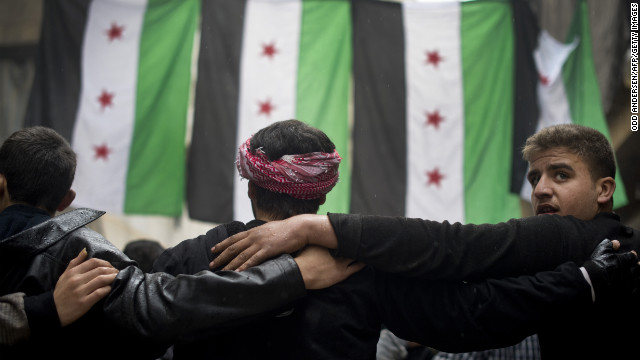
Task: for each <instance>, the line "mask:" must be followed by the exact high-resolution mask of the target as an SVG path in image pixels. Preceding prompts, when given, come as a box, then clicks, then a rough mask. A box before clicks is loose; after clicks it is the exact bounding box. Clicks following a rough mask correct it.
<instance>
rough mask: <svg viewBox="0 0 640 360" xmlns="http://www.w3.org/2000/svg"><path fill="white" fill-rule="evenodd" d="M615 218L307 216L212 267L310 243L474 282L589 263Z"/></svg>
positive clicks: (255, 232)
mask: <svg viewBox="0 0 640 360" xmlns="http://www.w3.org/2000/svg"><path fill="white" fill-rule="evenodd" d="M620 226H621V225H620V221H619V219H618V218H617V217H615V215H612V214H602V215H599V216H596V218H594V219H593V220H591V221H582V220H578V219H576V218H574V217H572V216H556V215H543V216H535V217H529V218H522V219H512V220H509V221H507V222H504V223H499V224H482V225H474V224H464V225H463V224H460V223H454V224H451V223H448V222H446V221H445V222H436V221H429V220H422V219H412V218H405V217H389V216H371V215H369V216H365V215H349V214H329V215H328V216H324V215H299V216H294V217H292V218H289V219H286V220H283V221H272V222H270V223H269V224H266V225H264V226H261V227H259V228H254V229H251V230H249V231H246V232H242V233H238V234H236V235H234V236H232V237H230V238H228V239H226V240H224V241H223V242H221V243H219V244H218V245H216V246H215V247H213V248H212V251H213V252H214V253H217V254H219V255H218V256H217V258H216V259H215V260H214V261H213V262H212V263H211V264H210V266H211V267H212V268H214V269H215V268H221V267H223V266H224V269H227V270H233V269H238V270H244V269H246V268H248V267H251V266H255V265H257V264H259V263H261V262H262V261H264V260H265V259H268V258H270V257H273V256H275V255H277V254H281V253H292V252H294V251H296V250H298V249H301V248H302V247H304V246H305V245H307V244H314V245H319V246H324V247H327V248H330V249H337V252H336V255H338V256H343V257H347V258H352V259H354V260H357V261H361V262H364V263H366V264H368V265H371V266H373V267H375V268H377V269H380V270H383V271H388V272H394V273H403V274H405V275H410V276H419V277H423V278H425V279H431V280H473V279H482V278H487V277H503V276H517V275H524V274H534V273H536V272H539V271H545V270H552V269H554V268H555V267H556V266H558V265H560V264H562V263H564V262H566V261H574V262H576V263H578V264H582V262H584V261H585V260H586V259H587V258H588V257H589V255H590V253H591V251H592V250H593V248H594V247H595V246H596V245H597V244H598V242H599V241H600V240H602V239H603V238H613V237H615V235H616V234H617V232H618V230H619V228H620Z"/></svg>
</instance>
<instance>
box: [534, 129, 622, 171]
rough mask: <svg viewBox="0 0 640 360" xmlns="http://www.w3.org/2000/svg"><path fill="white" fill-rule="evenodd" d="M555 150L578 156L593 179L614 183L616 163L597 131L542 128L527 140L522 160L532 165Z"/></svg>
mask: <svg viewBox="0 0 640 360" xmlns="http://www.w3.org/2000/svg"><path fill="white" fill-rule="evenodd" d="M554 148H565V149H567V150H569V151H570V152H572V153H574V154H576V155H578V156H579V157H580V158H581V159H582V160H583V161H584V162H585V163H586V164H587V166H588V167H589V170H590V171H591V176H592V179H593V180H594V181H595V180H597V179H600V178H603V177H608V176H609V177H611V178H613V179H615V174H616V161H615V158H614V155H613V149H612V148H611V144H610V143H609V140H607V138H606V137H605V136H604V135H603V134H602V133H601V132H599V131H598V130H596V129H593V128H590V127H588V126H583V125H577V124H561V125H554V126H549V127H546V128H543V129H542V130H540V131H539V132H537V133H536V134H534V135H532V136H530V137H529V138H528V139H527V142H526V143H525V145H524V147H523V149H522V156H523V158H524V159H525V160H526V161H531V159H532V158H533V156H534V155H535V154H538V153H540V152H542V151H546V150H549V149H554Z"/></svg>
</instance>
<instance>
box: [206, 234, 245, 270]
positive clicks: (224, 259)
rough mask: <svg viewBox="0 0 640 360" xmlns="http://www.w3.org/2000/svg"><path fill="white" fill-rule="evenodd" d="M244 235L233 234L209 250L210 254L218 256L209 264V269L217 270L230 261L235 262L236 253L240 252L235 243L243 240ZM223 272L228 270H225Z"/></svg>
mask: <svg viewBox="0 0 640 360" xmlns="http://www.w3.org/2000/svg"><path fill="white" fill-rule="evenodd" d="M245 235H246V234H245V233H244V232H241V233H238V234H235V235H233V236H231V237H229V238H227V239H225V240H223V241H221V242H220V243H219V244H217V245H215V246H214V247H212V248H211V253H213V254H218V256H217V257H216V258H215V259H213V261H211V263H209V268H210V269H218V268H221V267H222V266H224V265H227V264H228V263H229V262H230V261H231V260H234V262H236V261H235V259H234V258H235V257H236V256H237V254H238V253H240V252H241V249H242V248H241V247H240V246H239V245H237V243H238V242H239V241H240V240H242V239H244V238H245ZM225 270H229V269H227V268H225Z"/></svg>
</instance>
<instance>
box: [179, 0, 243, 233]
mask: <svg viewBox="0 0 640 360" xmlns="http://www.w3.org/2000/svg"><path fill="white" fill-rule="evenodd" d="M244 9H245V1H241V0H216V1H203V2H202V33H201V40H200V57H199V59H198V82H197V85H196V95H195V109H194V123H193V132H192V133H193V136H192V140H191V146H190V149H189V160H188V165H187V166H188V170H187V171H188V172H187V207H188V210H189V216H190V217H191V218H192V219H196V220H201V221H208V222H216V223H219V222H228V221H231V220H233V191H231V189H233V179H234V176H236V172H235V171H236V170H235V157H236V151H237V148H236V134H237V121H238V98H239V87H240V56H241V49H242V34H243V26H244Z"/></svg>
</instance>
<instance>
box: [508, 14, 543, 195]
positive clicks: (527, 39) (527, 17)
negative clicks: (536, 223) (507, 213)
mask: <svg viewBox="0 0 640 360" xmlns="http://www.w3.org/2000/svg"><path fill="white" fill-rule="evenodd" d="M511 4H512V7H513V19H514V21H513V29H514V32H515V52H516V54H515V55H516V65H515V92H516V93H515V95H514V105H513V111H514V116H513V118H514V124H513V143H512V146H513V151H512V153H511V189H510V191H511V192H512V193H515V194H520V190H521V189H522V183H523V182H524V179H525V174H526V172H527V170H528V167H529V165H528V164H527V162H526V161H524V160H523V159H522V147H523V146H524V143H525V141H526V140H527V138H528V137H529V136H530V135H532V134H533V133H535V131H536V127H537V126H538V118H539V116H540V109H539V107H538V91H537V89H538V71H537V70H536V64H535V61H534V59H533V52H534V50H535V49H536V47H537V46H538V33H539V32H540V30H539V28H538V23H537V20H536V17H535V15H534V14H533V12H532V11H531V8H530V7H529V4H528V3H527V2H526V1H512V2H511Z"/></svg>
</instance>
